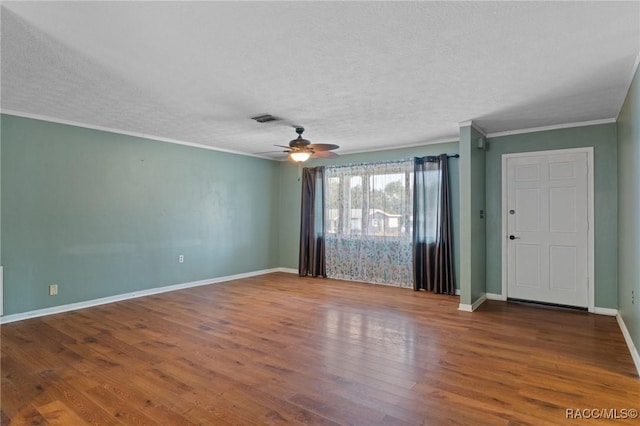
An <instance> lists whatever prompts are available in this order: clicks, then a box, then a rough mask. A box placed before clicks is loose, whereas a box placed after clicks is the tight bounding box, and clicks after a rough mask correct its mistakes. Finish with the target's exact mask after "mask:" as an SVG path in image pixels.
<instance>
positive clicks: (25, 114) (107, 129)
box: [0, 109, 274, 161]
mask: <svg viewBox="0 0 640 426" xmlns="http://www.w3.org/2000/svg"><path fill="white" fill-rule="evenodd" d="M0 113H2V114H6V115H13V116H16V117H22V118H30V119H33V120H40V121H47V122H50V123H56V124H64V125H67V126H74V127H81V128H84V129H91V130H98V131H100V132H109V133H116V134H118V135H126V136H133V137H136V138H143V139H150V140H154V141H158V142H166V143H172V144H176V145H184V146H190V147H192V148H201V149H208V150H210V151H218V152H225V153H227V154H236V155H244V156H246V157H255V158H261V159H263V160H271V161H274V159H273V158H270V157H265V156H263V155H258V154H249V153H247V152H241V151H234V150H232V149H224V148H216V147H213V146H210V145H204V144H200V143H195V142H188V141H182V140H178V139H171V138H163V137H161V136H155V135H150V134H147V133H139V132H130V131H127V130H121V129H116V128H112V127H105V126H96V125H93V124H87V123H81V122H79V121H72V120H64V119H60V118H55V117H49V116H46V115H40V114H31V113H28V112H22V111H15V110H10V109H3V110H0Z"/></svg>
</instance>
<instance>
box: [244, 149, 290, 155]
mask: <svg viewBox="0 0 640 426" xmlns="http://www.w3.org/2000/svg"><path fill="white" fill-rule="evenodd" d="M274 152H289V151H282V150H278V151H262V152H252V154H255V155H260V154H272V153H274Z"/></svg>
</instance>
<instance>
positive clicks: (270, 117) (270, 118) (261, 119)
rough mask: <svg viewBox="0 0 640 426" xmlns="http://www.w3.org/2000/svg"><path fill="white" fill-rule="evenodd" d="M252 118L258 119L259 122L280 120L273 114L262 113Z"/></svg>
mask: <svg viewBox="0 0 640 426" xmlns="http://www.w3.org/2000/svg"><path fill="white" fill-rule="evenodd" d="M251 119H252V120H256V121H257V122H258V123H268V122H270V121H278V120H280V119H279V118H278V117H274V116H273V115H271V114H260V115H256V116H255V117H251Z"/></svg>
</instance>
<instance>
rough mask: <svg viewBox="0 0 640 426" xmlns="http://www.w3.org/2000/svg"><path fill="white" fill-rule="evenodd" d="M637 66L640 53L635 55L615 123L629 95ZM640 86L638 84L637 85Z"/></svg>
mask: <svg viewBox="0 0 640 426" xmlns="http://www.w3.org/2000/svg"><path fill="white" fill-rule="evenodd" d="M638 66H640V52H638V54H637V55H636V61H635V63H634V64H633V67H631V75H630V76H629V84H627V90H626V91H625V92H624V99H622V105H620V109H619V110H618V114H616V121H618V118H619V117H620V113H621V112H622V107H623V106H624V101H626V100H627V95H628V94H629V90H631V85H632V84H633V78H634V77H635V76H636V72H637V71H638ZM639 84H640V83H639Z"/></svg>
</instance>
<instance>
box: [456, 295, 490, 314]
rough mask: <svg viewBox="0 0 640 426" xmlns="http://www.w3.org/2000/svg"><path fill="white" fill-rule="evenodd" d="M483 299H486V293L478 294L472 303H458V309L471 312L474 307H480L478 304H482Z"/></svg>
mask: <svg viewBox="0 0 640 426" xmlns="http://www.w3.org/2000/svg"><path fill="white" fill-rule="evenodd" d="M485 300H487V295H486V294H483V295H482V296H480V297H479V298H478V300H476V301H475V302H473V304H471V305H469V304H466V303H460V304H459V305H458V310H460V311H465V312H473V311H475V310H476V309H478V308H479V307H480V305H482V304H483V303H484V302H485Z"/></svg>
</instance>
